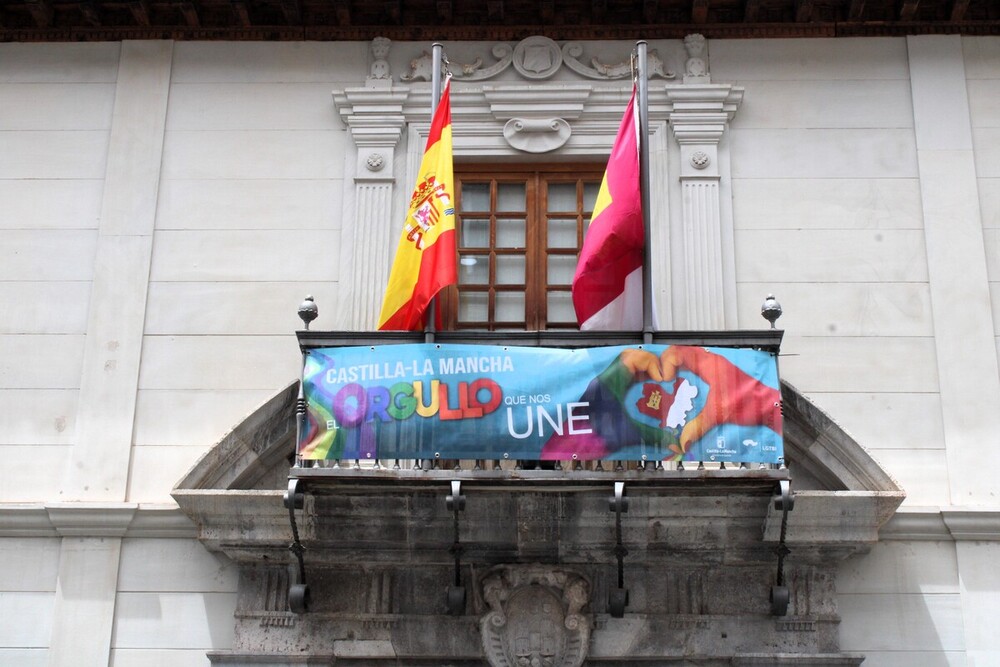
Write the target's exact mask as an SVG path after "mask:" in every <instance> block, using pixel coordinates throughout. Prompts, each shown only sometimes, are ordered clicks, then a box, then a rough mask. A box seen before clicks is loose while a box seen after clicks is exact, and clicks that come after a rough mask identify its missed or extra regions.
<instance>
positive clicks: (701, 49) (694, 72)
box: [684, 33, 712, 83]
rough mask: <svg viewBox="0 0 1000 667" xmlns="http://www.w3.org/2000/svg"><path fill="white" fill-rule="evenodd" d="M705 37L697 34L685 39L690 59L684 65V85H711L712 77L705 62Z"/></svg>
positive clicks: (685, 46)
mask: <svg viewBox="0 0 1000 667" xmlns="http://www.w3.org/2000/svg"><path fill="white" fill-rule="evenodd" d="M705 44H706V40H705V36H704V35H699V34H697V33H694V34H691V35H688V36H687V37H685V38H684V48H685V49H686V50H687V53H688V59H687V62H685V63H684V83H711V82H712V75H711V74H710V73H709V71H708V63H707V62H705V58H704V55H705Z"/></svg>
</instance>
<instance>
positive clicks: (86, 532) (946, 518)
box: [0, 494, 1000, 542]
mask: <svg viewBox="0 0 1000 667" xmlns="http://www.w3.org/2000/svg"><path fill="white" fill-rule="evenodd" d="M277 495H278V494H274V496H275V498H277ZM276 513H283V508H280V507H279V508H278V509H276ZM64 536H75V537H128V538H163V537H182V538H194V537H197V536H198V529H197V527H196V526H195V524H194V523H193V522H192V521H191V519H189V518H188V517H187V516H186V515H185V514H184V513H183V512H182V511H181V510H180V509H179V508H178V507H177V506H176V505H173V504H162V505H160V504H141V503H139V504H137V503H49V504H46V503H0V537H64ZM879 540H880V541H881V540H893V541H907V540H944V541H957V542H960V541H990V542H992V541H1000V510H998V509H978V508H967V507H953V508H937V507H914V508H905V507H904V508H901V509H899V510H897V511H896V514H895V515H894V516H893V517H892V518H891V519H890V520H889V521H888V522H886V524H885V525H883V526H882V528H881V529H880V530H879Z"/></svg>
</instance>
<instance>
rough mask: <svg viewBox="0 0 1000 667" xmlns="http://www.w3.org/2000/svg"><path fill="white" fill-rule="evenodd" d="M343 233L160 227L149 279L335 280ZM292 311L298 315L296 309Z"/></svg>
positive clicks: (191, 280)
mask: <svg viewBox="0 0 1000 667" xmlns="http://www.w3.org/2000/svg"><path fill="white" fill-rule="evenodd" d="M340 236H341V233H340V232H339V231H336V230H328V231H312V232H309V233H308V242H305V235H304V234H303V235H301V236H300V235H298V234H292V233H289V232H288V231H285V230H283V231H276V230H245V231H163V232H158V233H157V234H156V242H155V244H154V246H153V264H152V274H151V276H150V279H151V280H152V281H153V282H157V281H168V282H169V281H186V282H187V281H190V282H199V281H204V282H216V281H249V282H253V281H267V282H270V281H302V282H309V281H318V282H330V281H336V280H337V279H338V278H339V275H338V274H339V271H338V268H337V266H338V264H337V262H336V260H335V258H334V256H333V252H334V251H335V249H336V248H337V247H338V244H339V243H340ZM302 296H305V295H302ZM301 299H302V297H301V296H300V297H298V298H297V299H296V301H295V302H294V303H293V304H290V306H289V308H290V309H294V308H298V304H299V302H300V301H301ZM204 305H205V306H206V307H209V304H204ZM289 312H290V314H291V315H292V317H296V316H295V314H294V311H292V310H290V311H289ZM296 319H297V317H296ZM291 326H292V327H294V326H296V324H291Z"/></svg>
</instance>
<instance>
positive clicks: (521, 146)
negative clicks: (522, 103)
mask: <svg viewBox="0 0 1000 667" xmlns="http://www.w3.org/2000/svg"><path fill="white" fill-rule="evenodd" d="M572 133H573V130H572V128H570V126H569V123H567V122H566V121H565V120H563V119H562V118H511V119H510V120H509V121H507V124H506V125H504V126H503V137H504V139H506V140H507V143H508V144H510V146H511V148H516V149H517V150H519V151H524V152H525V153H547V152H549V151H554V150H555V149H557V148H559V147H560V146H562V145H563V144H565V143H566V142H567V141H568V140H569V137H570V135H571V134H572Z"/></svg>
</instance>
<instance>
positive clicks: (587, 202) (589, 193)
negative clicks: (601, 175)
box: [583, 183, 601, 213]
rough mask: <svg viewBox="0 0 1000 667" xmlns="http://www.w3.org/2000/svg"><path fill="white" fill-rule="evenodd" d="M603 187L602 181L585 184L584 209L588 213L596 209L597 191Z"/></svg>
mask: <svg viewBox="0 0 1000 667" xmlns="http://www.w3.org/2000/svg"><path fill="white" fill-rule="evenodd" d="M600 189H601V184H600V183H585V184H584V186H583V210H584V211H587V212H588V213H589V212H591V211H593V210H594V202H596V201H597V191H598V190H600Z"/></svg>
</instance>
